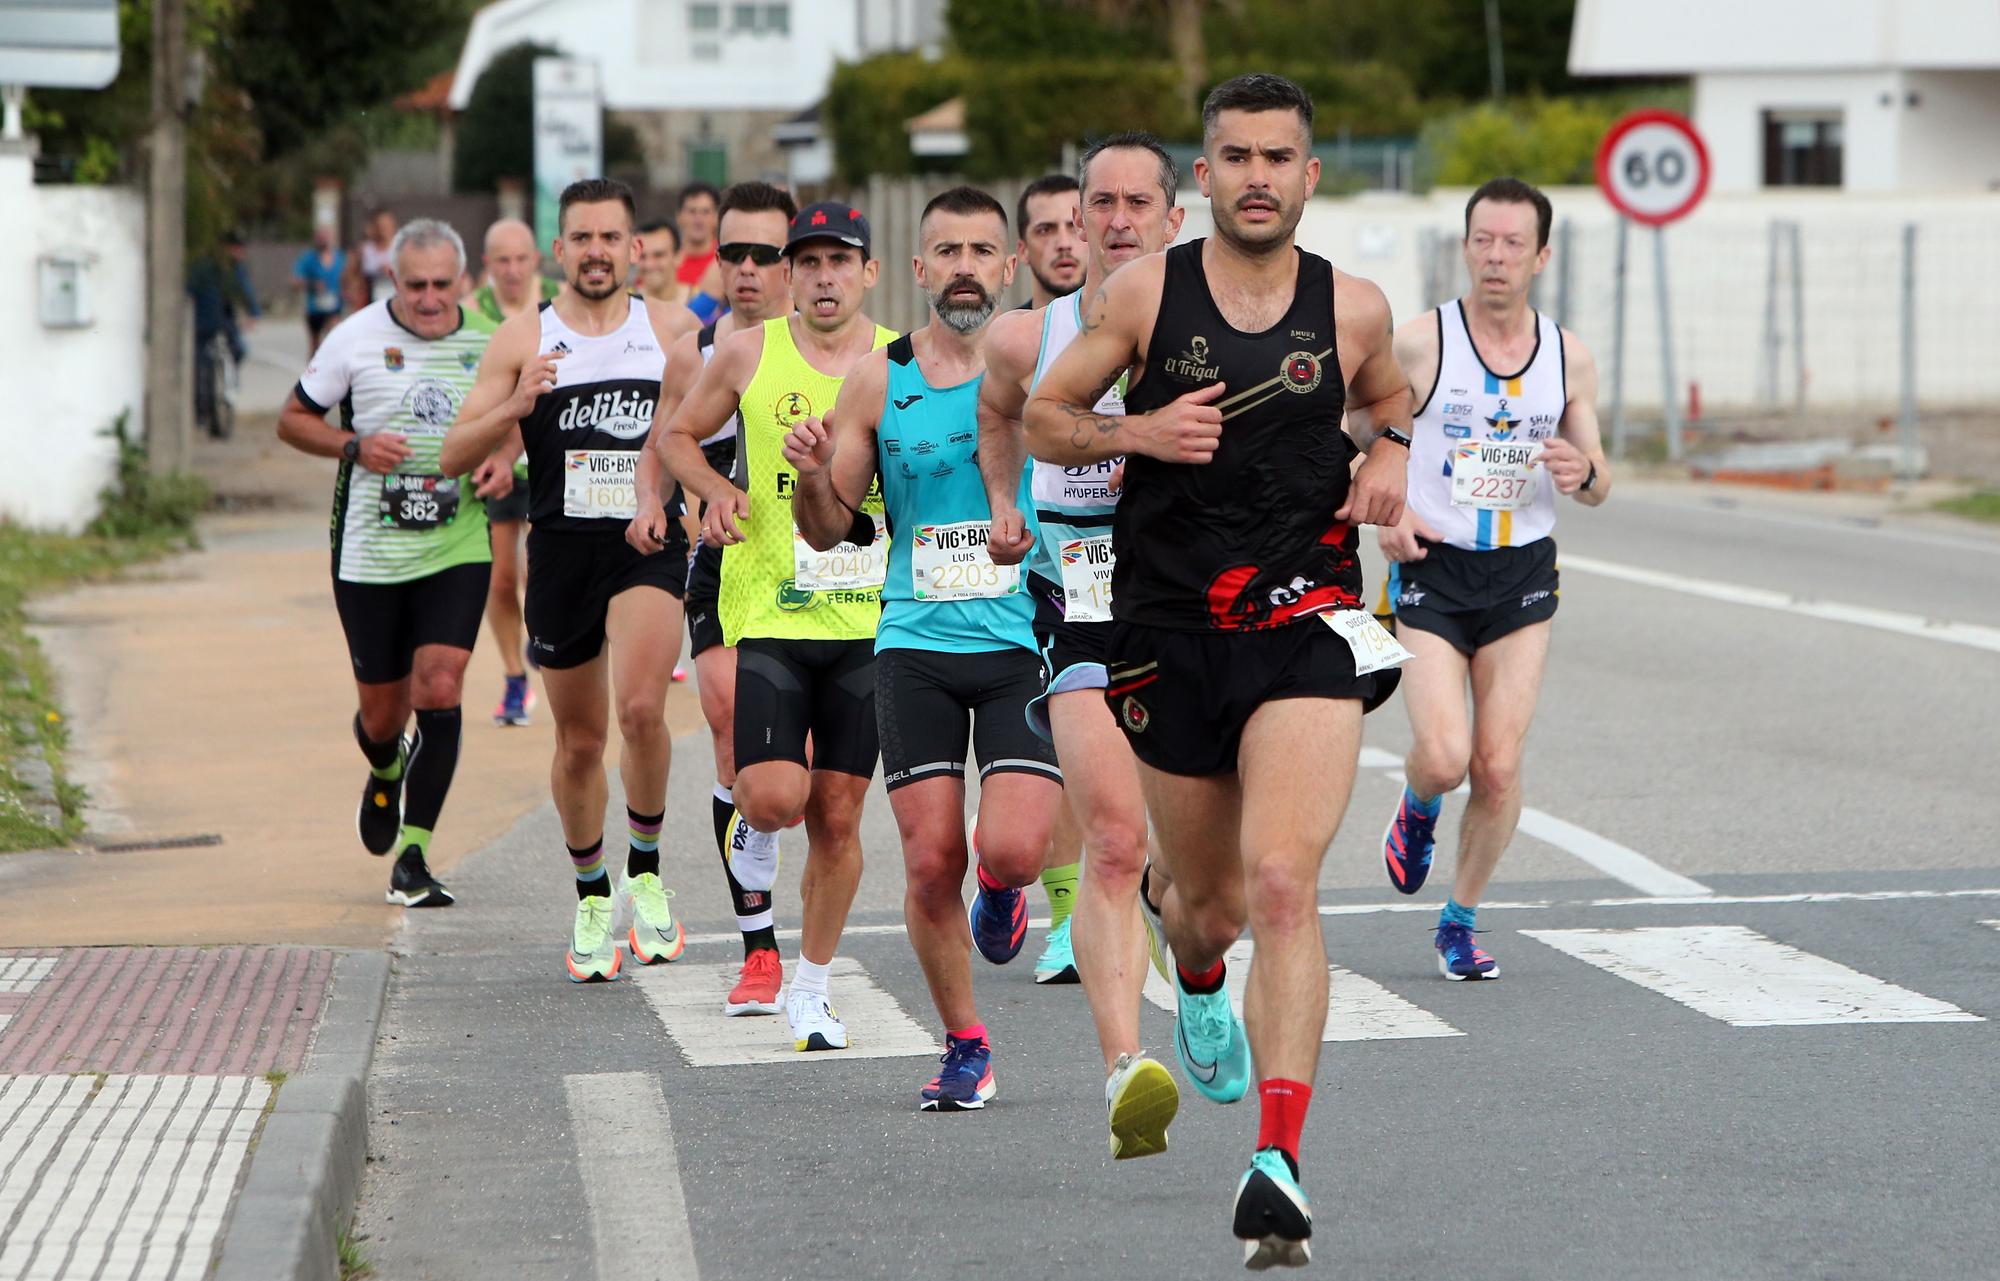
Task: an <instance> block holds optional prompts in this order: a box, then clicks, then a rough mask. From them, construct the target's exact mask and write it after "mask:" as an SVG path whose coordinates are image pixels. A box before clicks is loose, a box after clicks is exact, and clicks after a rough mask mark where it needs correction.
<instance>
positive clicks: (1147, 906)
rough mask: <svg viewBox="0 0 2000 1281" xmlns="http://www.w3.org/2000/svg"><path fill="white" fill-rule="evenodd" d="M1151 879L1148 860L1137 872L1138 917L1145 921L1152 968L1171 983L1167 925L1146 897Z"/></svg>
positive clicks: (1171, 953) (1151, 868) (1151, 867)
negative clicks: (1144, 867)
mask: <svg viewBox="0 0 2000 1281" xmlns="http://www.w3.org/2000/svg"><path fill="white" fill-rule="evenodd" d="M1152 879H1153V865H1152V864H1151V863H1150V862H1149V863H1147V864H1146V870H1145V871H1144V872H1142V873H1140V874H1139V919H1140V920H1142V921H1144V922H1145V923H1146V952H1147V954H1148V955H1150V956H1151V957H1152V958H1153V969H1154V971H1155V972H1157V973H1158V974H1159V976H1160V978H1161V979H1163V980H1164V981H1166V982H1168V983H1171V982H1173V981H1174V972H1173V969H1172V968H1171V967H1170V966H1169V965H1168V964H1167V962H1168V960H1169V959H1170V958H1171V957H1172V956H1173V952H1172V950H1171V949H1169V948H1168V947H1167V925H1166V922H1165V921H1162V920H1161V919H1160V909H1159V908H1157V907H1154V906H1153V903H1152V900H1150V899H1148V898H1147V897H1146V886H1147V884H1148V883H1149V882H1151V880H1152Z"/></svg>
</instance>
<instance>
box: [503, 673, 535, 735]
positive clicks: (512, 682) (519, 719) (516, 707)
mask: <svg viewBox="0 0 2000 1281" xmlns="http://www.w3.org/2000/svg"><path fill="white" fill-rule="evenodd" d="M534 705H535V687H534V686H532V685H530V684H528V677H527V673H525V672H524V673H522V674H521V675H519V676H509V677H508V678H507V688H506V690H505V692H503V693H502V694H501V695H500V706H498V707H496V708H494V709H493V723H494V724H495V725H502V726H505V725H526V724H527V723H528V712H529V710H530V709H531V708H533V707H534Z"/></svg>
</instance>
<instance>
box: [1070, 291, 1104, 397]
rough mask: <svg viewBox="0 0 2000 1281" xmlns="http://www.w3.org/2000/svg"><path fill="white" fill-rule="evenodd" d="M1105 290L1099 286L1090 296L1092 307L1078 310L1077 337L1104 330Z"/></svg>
mask: <svg viewBox="0 0 2000 1281" xmlns="http://www.w3.org/2000/svg"><path fill="white" fill-rule="evenodd" d="M1105 288H1106V286H1104V285H1099V286H1098V287H1097V292H1096V293H1094V294H1092V295H1091V296H1090V305H1089V306H1087V307H1081V308H1078V310H1077V321H1076V333H1077V337H1079V338H1081V337H1082V336H1083V335H1085V334H1087V333H1090V332H1091V331H1092V330H1094V329H1102V328H1104V319H1103V317H1104V310H1103V303H1104V290H1105ZM1100 394H1102V393H1100Z"/></svg>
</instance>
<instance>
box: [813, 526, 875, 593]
mask: <svg viewBox="0 0 2000 1281" xmlns="http://www.w3.org/2000/svg"><path fill="white" fill-rule="evenodd" d="M888 570H889V530H888V527H887V526H886V525H884V524H882V523H881V522H880V521H877V522H876V525H875V541H874V542H872V543H870V544H868V545H867V546H866V547H857V546H855V545H854V544H853V543H842V544H841V545H840V546H838V547H836V548H834V549H833V550H832V551H827V552H819V551H814V550H813V546H812V544H811V543H809V542H807V541H806V540H805V538H804V536H803V535H801V534H800V533H799V531H798V530H796V529H794V530H793V531H792V584H793V585H794V586H795V587H797V588H799V590H801V591H808V592H824V591H832V590H841V589H844V590H850V591H867V590H869V589H871V588H876V587H880V586H881V585H882V580H883V578H884V577H886V576H887V574H888Z"/></svg>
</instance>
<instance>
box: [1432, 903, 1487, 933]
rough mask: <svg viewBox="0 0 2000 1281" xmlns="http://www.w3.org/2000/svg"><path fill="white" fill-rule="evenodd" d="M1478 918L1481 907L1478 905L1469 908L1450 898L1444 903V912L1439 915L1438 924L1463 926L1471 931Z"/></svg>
mask: <svg viewBox="0 0 2000 1281" xmlns="http://www.w3.org/2000/svg"><path fill="white" fill-rule="evenodd" d="M1478 917H1479V907H1478V905H1477V904H1474V905H1473V906H1471V907H1467V906H1466V905H1465V904H1463V903H1461V902H1459V901H1458V900H1457V899H1455V898H1448V899H1446V900H1445V901H1444V911H1442V912H1439V913H1438V924H1439V925H1463V926H1464V927H1465V928H1466V929H1468V930H1469V929H1471V928H1472V926H1473V922H1474V921H1475V920H1477V919H1478Z"/></svg>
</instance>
